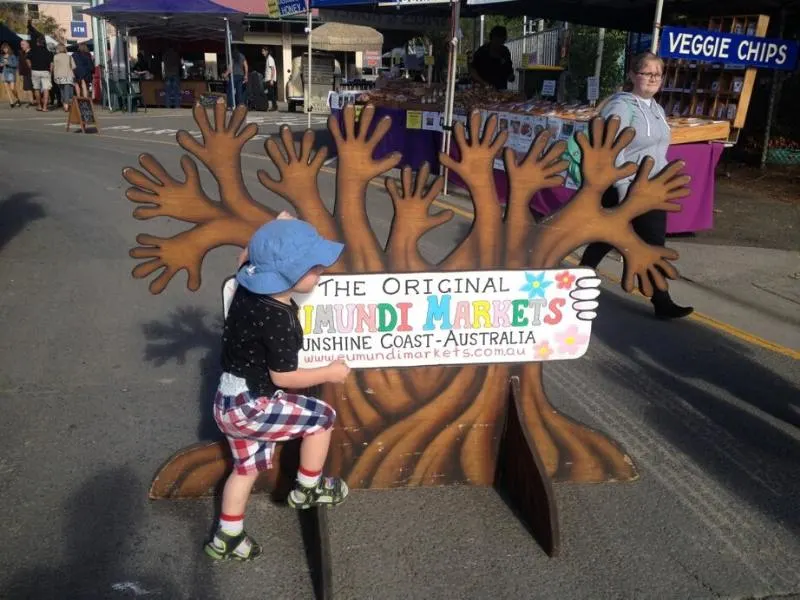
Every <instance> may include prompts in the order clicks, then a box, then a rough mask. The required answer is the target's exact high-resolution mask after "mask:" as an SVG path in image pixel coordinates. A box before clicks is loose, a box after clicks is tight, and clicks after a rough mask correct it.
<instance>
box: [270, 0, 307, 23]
mask: <svg viewBox="0 0 800 600" xmlns="http://www.w3.org/2000/svg"><path fill="white" fill-rule="evenodd" d="M306 10H307V7H306V1H305V0H267V14H268V15H269V16H270V17H272V18H273V19H279V18H281V17H291V16H293V15H301V14H303V13H305V12H306Z"/></svg>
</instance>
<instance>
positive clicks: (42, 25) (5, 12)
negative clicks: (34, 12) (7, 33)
mask: <svg viewBox="0 0 800 600" xmlns="http://www.w3.org/2000/svg"><path fill="white" fill-rule="evenodd" d="M0 23H3V24H4V25H5V26H6V27H8V28H9V29H10V30H11V31H15V32H17V33H25V31H26V29H27V27H28V24H27V18H26V16H25V8H24V6H23V5H22V4H17V3H13V2H0ZM33 26H34V27H35V28H36V30H37V31H39V32H40V33H42V34H43V35H49V36H55V35H56V34H57V33H58V21H56V20H55V19H54V18H53V17H51V16H50V15H44V14H43V15H40V17H39V18H38V19H34V20H33Z"/></svg>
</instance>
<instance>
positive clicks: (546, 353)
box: [533, 340, 553, 360]
mask: <svg viewBox="0 0 800 600" xmlns="http://www.w3.org/2000/svg"><path fill="white" fill-rule="evenodd" d="M533 353H534V356H536V360H547V359H549V358H550V355H551V354H553V348H552V347H551V346H550V342H548V341H547V340H544V341H541V342H539V343H538V344H534V346H533Z"/></svg>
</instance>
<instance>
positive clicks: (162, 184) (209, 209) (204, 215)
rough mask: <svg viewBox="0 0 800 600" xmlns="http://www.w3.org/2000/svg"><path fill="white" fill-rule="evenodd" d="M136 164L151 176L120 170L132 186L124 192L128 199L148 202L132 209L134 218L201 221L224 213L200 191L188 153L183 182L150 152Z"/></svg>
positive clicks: (183, 167)
mask: <svg viewBox="0 0 800 600" xmlns="http://www.w3.org/2000/svg"><path fill="white" fill-rule="evenodd" d="M139 164H140V165H141V166H142V168H143V169H144V171H145V172H146V173H147V175H150V177H147V175H145V174H144V173H142V171H140V170H138V169H132V168H127V169H124V170H123V171H122V176H123V177H124V178H125V180H126V181H127V182H128V183H130V184H131V185H132V186H133V187H131V188H129V189H128V190H127V191H126V192H125V196H126V197H127V198H128V200H130V201H131V202H137V203H139V204H146V205H148V206H139V207H137V208H136V209H135V210H134V211H133V216H134V217H135V218H137V219H141V220H145V219H153V218H155V217H171V218H173V219H181V220H182V221H187V222H188V223H197V224H200V223H207V222H208V221H213V220H214V219H221V218H223V217H225V216H226V215H225V211H224V210H223V209H222V208H221V207H220V206H219V204H218V203H216V202H213V201H212V200H210V199H209V197H208V196H207V195H206V193H205V192H204V191H203V186H202V185H201V184H200V174H199V173H198V172H197V164H196V163H195V162H194V161H193V160H192V159H191V158H189V157H188V156H186V155H184V156H183V157H182V158H181V169H183V173H184V175H186V180H185V181H183V182H181V181H178V180H177V179H175V178H173V177H172V176H170V175H169V173H167V171H166V170H165V169H164V167H162V166H161V165H160V164H159V163H158V161H157V160H156V159H155V158H153V156H151V155H150V154H142V155H141V156H139ZM151 177H152V179H151ZM154 180H155V181H154Z"/></svg>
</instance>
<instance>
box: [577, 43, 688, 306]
mask: <svg viewBox="0 0 800 600" xmlns="http://www.w3.org/2000/svg"><path fill="white" fill-rule="evenodd" d="M663 74H664V61H662V60H661V59H660V58H659V57H658V56H656V55H655V54H653V53H651V52H645V53H643V54H640V55H638V56H636V57H635V58H634V59H633V61H632V62H631V70H630V72H629V73H628V77H629V79H630V82H631V84H632V90H631V91H624V92H620V93H618V94H615V95H613V96H612V97H611V98H609V99H608V100H607V101H606V103H605V105H604V106H603V108H602V110H601V111H600V114H601V115H602V116H603V118H605V119H608V118H609V117H611V116H617V117H619V118H620V119H621V121H622V123H621V127H623V128H624V127H633V128H634V129H635V130H636V137H635V138H634V139H633V141H632V142H631V143H630V145H628V147H627V148H625V149H624V150H623V151H622V152H620V154H619V157H618V158H617V165H621V164H623V163H626V162H634V163H636V164H637V165H638V164H639V163H641V162H642V160H643V159H644V157H645V156H650V157H652V158H653V160H654V161H655V164H654V165H653V170H652V171H651V176H654V175H656V174H657V173H658V172H659V171H661V170H662V169H663V168H664V167H666V166H667V149H668V148H669V143H670V135H671V132H670V127H669V124H668V123H667V117H666V115H665V114H664V109H663V108H661V105H660V104H659V103H658V102H656V100H655V98H654V96H655V95H656V94H657V93H658V91H659V89H661V80H662V77H663ZM634 178H635V175H632V176H630V177H627V178H625V179H622V180H620V181H617V182H616V183H615V184H614V185H613V186H612V187H611V188H609V189H608V190H607V191H606V193H605V194H604V195H603V206H604V207H606V208H611V207H613V206H616V205H617V204H619V202H620V201H621V200H623V199H624V198H625V195H626V194H627V193H628V188H629V187H630V185H631V184H632V183H633V180H634ZM633 229H634V231H635V232H636V233H637V234H638V235H639V237H640V238H642V240H644V241H645V242H647V243H648V244H652V245H654V246H663V245H664V242H665V240H666V236H667V213H666V212H664V211H662V210H654V211H650V212H648V213H645V214H643V215H642V216H640V217H637V218H636V219H634V221H633ZM610 250H611V246H609V245H608V244H605V243H601V242H598V243H594V244H589V246H588V247H587V248H586V250H585V251H584V253H583V257H582V258H581V263H580V264H581V265H582V266H587V267H591V268H593V269H597V267H598V265H599V264H600V261H601V260H603V257H604V256H605V255H606V254H608V252H609V251H610ZM653 287H654V290H655V291H654V292H653V297H652V299H651V301H652V303H653V308H654V309H655V316H656V317H657V318H659V319H680V318H682V317H686V316H688V315H690V314H691V313H692V311H693V309H692V308H691V307H690V306H679V305H677V304H675V302H673V301H672V298H671V297H670V295H669V292H668V291H664V292H662V291H661V290H659V289H658V288H656V287H655V284H654V285H653Z"/></svg>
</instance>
